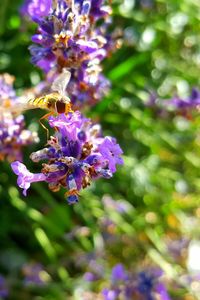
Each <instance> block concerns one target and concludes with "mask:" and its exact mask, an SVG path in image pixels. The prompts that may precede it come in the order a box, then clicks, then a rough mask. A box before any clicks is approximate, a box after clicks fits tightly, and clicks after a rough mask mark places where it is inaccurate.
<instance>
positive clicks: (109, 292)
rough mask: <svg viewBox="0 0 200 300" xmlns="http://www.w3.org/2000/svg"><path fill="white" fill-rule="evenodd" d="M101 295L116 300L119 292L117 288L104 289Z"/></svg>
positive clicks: (108, 299)
mask: <svg viewBox="0 0 200 300" xmlns="http://www.w3.org/2000/svg"><path fill="white" fill-rule="evenodd" d="M102 295H103V297H104V300H116V299H117V298H118V296H119V292H118V291H117V290H109V289H104V290H103V291H102Z"/></svg>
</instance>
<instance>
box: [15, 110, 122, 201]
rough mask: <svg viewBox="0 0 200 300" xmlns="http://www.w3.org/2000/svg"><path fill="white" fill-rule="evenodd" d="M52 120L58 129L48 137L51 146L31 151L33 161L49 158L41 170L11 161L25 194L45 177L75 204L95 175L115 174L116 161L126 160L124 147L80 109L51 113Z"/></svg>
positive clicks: (54, 188)
mask: <svg viewBox="0 0 200 300" xmlns="http://www.w3.org/2000/svg"><path fill="white" fill-rule="evenodd" d="M49 124H50V126H52V127H53V128H56V129H57V133H56V134H55V136H52V137H51V138H50V140H49V141H48V143H47V144H48V147H45V148H44V149H42V150H39V151H37V152H34V153H32V154H31V159H32V161H34V162H40V161H42V160H46V163H43V164H42V169H41V173H38V174H33V173H31V172H29V171H28V170H27V169H26V167H25V165H23V164H22V163H20V162H18V161H16V162H13V163H12V169H13V171H14V172H15V173H16V174H17V175H18V185H19V186H20V187H21V188H23V190H24V192H23V193H24V195H26V191H27V189H28V188H29V187H30V184H31V183H32V182H36V181H46V182H48V184H49V189H50V190H52V191H58V190H59V189H60V187H64V188H66V189H67V190H68V191H67V193H66V195H67V201H68V203H69V204H73V203H76V202H78V194H79V191H80V190H81V189H82V188H85V187H87V186H88V185H90V183H91V181H92V180H94V179H96V178H99V177H104V178H110V177H112V174H113V173H114V172H115V171H116V164H122V163H123V160H122V158H121V157H120V156H121V154H122V150H121V148H120V147H119V145H118V144H117V143H116V141H115V139H114V138H111V137H108V136H106V137H102V134H101V128H100V126H99V125H97V124H92V123H91V121H90V120H89V119H86V118H84V117H83V116H82V115H81V114H80V113H79V112H78V111H77V112H74V113H69V114H68V115H67V116H66V115H65V114H61V115H58V116H56V117H53V116H52V117H50V118H49Z"/></svg>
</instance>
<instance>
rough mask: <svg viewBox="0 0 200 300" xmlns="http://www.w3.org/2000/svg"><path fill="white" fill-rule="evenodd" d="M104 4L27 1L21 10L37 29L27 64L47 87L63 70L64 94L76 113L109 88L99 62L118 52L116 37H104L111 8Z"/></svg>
mask: <svg viewBox="0 0 200 300" xmlns="http://www.w3.org/2000/svg"><path fill="white" fill-rule="evenodd" d="M44 2H45V3H46V4H45V5H44ZM105 2H106V1H104V0H101V1H93V0H81V1H79V0H68V1H66V0H54V1H53V0H52V1H50V0H48V1H38V0H27V2H26V3H25V4H24V6H23V9H22V11H23V14H25V15H26V16H29V18H31V19H32V20H33V21H34V22H35V23H37V25H38V30H37V33H36V34H35V35H33V36H32V41H33V43H34V44H33V45H31V46H30V47H29V49H30V53H31V56H32V57H31V62H32V63H33V64H34V65H36V66H37V67H39V68H41V69H42V70H43V71H44V72H45V73H46V78H47V81H48V82H49V84H50V85H51V83H52V82H53V81H54V79H55V77H56V76H57V75H58V74H59V73H60V72H61V71H62V69H63V68H67V69H68V70H69V71H70V73H71V80H70V83H69V86H68V90H67V92H68V95H69V98H70V99H71V101H72V103H73V104H75V106H76V107H77V108H78V109H79V108H80V107H82V106H83V105H84V104H86V103H87V104H89V105H94V104H96V103H97V102H98V101H99V100H100V99H102V97H103V96H104V95H105V94H106V93H107V91H108V90H109V87H110V84H109V81H108V80H107V79H106V78H105V77H104V76H103V75H102V67H101V62H102V60H103V59H105V58H106V57H107V56H108V55H110V53H111V52H113V51H114V50H115V49H116V48H118V46H119V40H120V38H119V37H120V36H119V34H116V33H115V32H114V33H113V34H109V33H108V26H109V24H110V14H111V8H110V6H109V5H105ZM99 21H100V22H99Z"/></svg>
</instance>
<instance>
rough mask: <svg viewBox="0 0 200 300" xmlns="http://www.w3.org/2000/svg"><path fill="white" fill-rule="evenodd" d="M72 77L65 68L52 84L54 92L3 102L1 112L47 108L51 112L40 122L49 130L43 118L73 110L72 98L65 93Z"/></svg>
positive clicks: (20, 111) (16, 112)
mask: <svg viewBox="0 0 200 300" xmlns="http://www.w3.org/2000/svg"><path fill="white" fill-rule="evenodd" d="M70 77H71V73H70V72H69V71H68V70H66V69H63V71H62V73H61V74H59V75H58V76H57V78H56V79H55V80H54V82H53V84H52V86H51V89H52V91H53V92H52V93H50V94H47V95H44V96H41V97H37V98H32V99H27V97H26V98H25V97H21V98H18V100H17V102H16V103H14V104H13V103H12V102H9V103H6V105H4V104H3V106H2V107H0V112H3V113H6V112H10V113H13V114H19V113H22V112H24V111H26V110H30V109H35V108H40V109H46V110H48V111H49V112H48V113H47V114H45V115H44V116H43V117H41V118H40V124H41V125H42V127H43V128H45V130H47V132H48V129H47V128H46V127H45V126H44V124H43V123H42V122H41V121H42V120H43V119H46V118H48V117H49V116H50V115H52V114H54V113H56V114H63V113H64V114H68V113H69V112H73V110H72V108H71V102H70V99H69V97H67V96H66V93H65V90H66V87H67V85H68V83H69V80H70ZM7 102H8V101H7Z"/></svg>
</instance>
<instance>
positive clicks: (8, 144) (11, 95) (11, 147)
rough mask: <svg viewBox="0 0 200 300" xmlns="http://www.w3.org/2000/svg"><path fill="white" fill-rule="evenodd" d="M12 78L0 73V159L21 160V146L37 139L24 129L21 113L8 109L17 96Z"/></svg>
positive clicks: (16, 100) (14, 102) (16, 99)
mask: <svg viewBox="0 0 200 300" xmlns="http://www.w3.org/2000/svg"><path fill="white" fill-rule="evenodd" d="M13 81H14V78H13V77H12V76H10V75H9V74H2V75H0V160H4V159H7V160H9V161H14V160H22V151H21V150H22V148H23V147H24V146H27V145H30V144H32V143H33V142H37V141H38V137H37V133H36V132H31V131H30V130H27V129H25V122H24V117H23V115H18V116H16V115H15V114H14V113H13V112H11V111H10V108H12V107H13V106H15V105H16V104H17V102H18V98H17V96H16V94H15V91H14V89H13V86H12V85H13Z"/></svg>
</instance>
